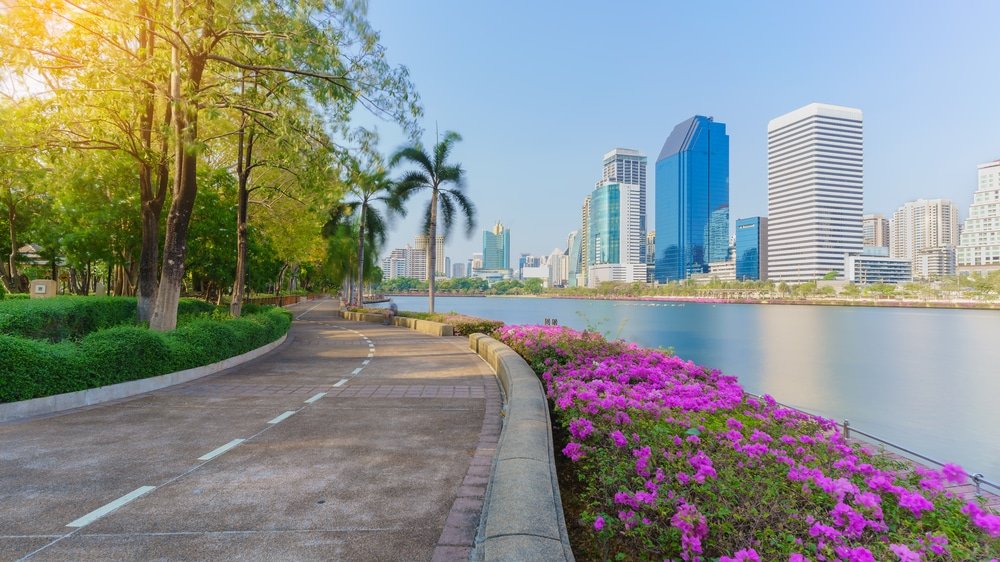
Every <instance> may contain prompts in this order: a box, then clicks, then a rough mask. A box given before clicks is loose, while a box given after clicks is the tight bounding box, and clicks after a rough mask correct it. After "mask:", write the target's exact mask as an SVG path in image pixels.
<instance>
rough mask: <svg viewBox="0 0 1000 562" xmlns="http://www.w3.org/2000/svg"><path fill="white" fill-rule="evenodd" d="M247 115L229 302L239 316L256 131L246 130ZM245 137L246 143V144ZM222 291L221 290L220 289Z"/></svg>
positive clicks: (240, 156)
mask: <svg viewBox="0 0 1000 562" xmlns="http://www.w3.org/2000/svg"><path fill="white" fill-rule="evenodd" d="M246 121H247V118H246V115H244V116H243V122H242V123H241V124H240V132H239V143H240V145H239V149H238V152H237V157H236V172H237V176H238V178H239V180H238V184H239V185H238V190H239V191H238V194H237V198H238V204H237V209H236V280H235V281H234V282H233V298H232V301H231V302H230V304H229V313H230V314H232V315H233V316H239V315H240V313H241V312H242V311H243V287H244V286H245V285H246V272H247V236H248V234H249V232H248V227H247V207H248V206H249V204H250V192H249V190H248V184H249V183H250V170H251V169H252V168H251V167H250V162H251V161H252V158H253V141H254V131H253V128H252V127H251V128H250V130H249V131H246V133H244V131H245V125H246ZM244 139H245V140H246V144H244ZM220 293H221V291H220Z"/></svg>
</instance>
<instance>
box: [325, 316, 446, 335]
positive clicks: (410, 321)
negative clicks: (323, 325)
mask: <svg viewBox="0 0 1000 562" xmlns="http://www.w3.org/2000/svg"><path fill="white" fill-rule="evenodd" d="M340 317H341V318H343V319H344V320H354V321H355V322H371V323H373V324H385V315H383V314H378V313H371V312H347V311H344V310H342V311H340ZM392 324H393V325H394V326H400V327H403V328H409V329H411V330H416V331H418V332H420V333H422V334H428V335H431V336H453V335H455V329H454V327H453V326H452V325H451V324H442V323H440V322H431V321H430V320H418V319H416V318H406V317H403V316H396V317H395V318H393V319H392Z"/></svg>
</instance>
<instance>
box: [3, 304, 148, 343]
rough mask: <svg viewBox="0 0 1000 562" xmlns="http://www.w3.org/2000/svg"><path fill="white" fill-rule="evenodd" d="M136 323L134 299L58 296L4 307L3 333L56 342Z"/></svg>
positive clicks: (4, 305)
mask: <svg viewBox="0 0 1000 562" xmlns="http://www.w3.org/2000/svg"><path fill="white" fill-rule="evenodd" d="M135 322H136V317H135V299H130V298H116V297H55V298H47V299H30V300H5V301H4V302H3V304H2V305H0V333H3V334H7V335H11V336H20V337H23V338H29V339H37V340H48V341H52V342H59V341H63V340H66V339H79V338H81V337H83V336H85V335H86V334H88V333H90V332H92V331H94V330H100V329H104V328H110V327H112V326H117V325H119V324H127V323H133V324H134V323H135Z"/></svg>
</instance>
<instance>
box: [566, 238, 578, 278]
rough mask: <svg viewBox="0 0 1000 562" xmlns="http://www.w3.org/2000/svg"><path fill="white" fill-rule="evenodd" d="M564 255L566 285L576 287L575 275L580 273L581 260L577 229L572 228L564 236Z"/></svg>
mask: <svg viewBox="0 0 1000 562" xmlns="http://www.w3.org/2000/svg"><path fill="white" fill-rule="evenodd" d="M566 257H567V263H566V285H567V286H569V287H577V286H578V284H579V279H578V278H577V276H578V275H579V274H580V262H581V253H580V233H579V231H576V230H574V231H573V232H570V233H569V236H567V237H566Z"/></svg>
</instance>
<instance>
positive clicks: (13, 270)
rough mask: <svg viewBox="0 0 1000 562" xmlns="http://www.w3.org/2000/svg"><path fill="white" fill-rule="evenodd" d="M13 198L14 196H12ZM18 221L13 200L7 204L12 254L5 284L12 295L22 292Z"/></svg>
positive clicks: (8, 260) (9, 256)
mask: <svg viewBox="0 0 1000 562" xmlns="http://www.w3.org/2000/svg"><path fill="white" fill-rule="evenodd" d="M11 197H13V195H12V194H11ZM15 220H17V207H15V206H14V202H13V200H11V201H8V202H7V232H8V234H9V235H10V254H8V255H7V271H5V272H4V284H5V285H7V290H8V291H10V292H12V293H17V292H20V291H19V289H20V284H21V283H20V279H19V277H18V275H17V231H16V230H15V228H14V221H15Z"/></svg>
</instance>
